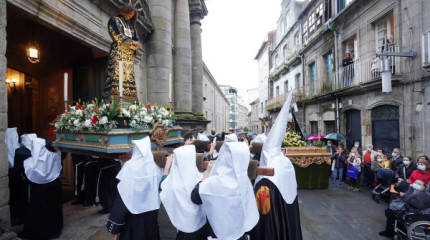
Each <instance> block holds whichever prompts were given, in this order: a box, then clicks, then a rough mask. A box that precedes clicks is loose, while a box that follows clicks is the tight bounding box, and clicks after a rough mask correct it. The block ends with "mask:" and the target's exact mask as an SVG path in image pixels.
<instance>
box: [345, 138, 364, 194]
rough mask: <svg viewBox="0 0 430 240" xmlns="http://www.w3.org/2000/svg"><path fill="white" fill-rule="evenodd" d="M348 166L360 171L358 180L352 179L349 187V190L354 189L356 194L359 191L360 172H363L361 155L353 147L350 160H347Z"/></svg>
mask: <svg viewBox="0 0 430 240" xmlns="http://www.w3.org/2000/svg"><path fill="white" fill-rule="evenodd" d="M346 161H347V162H348V164H351V165H352V166H354V167H356V168H357V170H358V175H357V178H356V179H354V178H351V186H350V187H348V189H353V191H354V192H357V191H358V190H359V189H358V182H359V181H360V180H359V179H360V172H361V156H360V154H359V151H358V148H357V147H355V146H354V147H353V148H352V149H351V153H350V154H349V157H348V159H347V160H346Z"/></svg>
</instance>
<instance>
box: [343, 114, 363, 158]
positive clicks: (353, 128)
mask: <svg viewBox="0 0 430 240" xmlns="http://www.w3.org/2000/svg"><path fill="white" fill-rule="evenodd" d="M345 118H346V137H347V139H346V147H347V149H348V150H351V148H352V147H353V146H354V142H355V141H359V142H360V143H361V111H360V110H356V109H353V110H348V111H346V112H345ZM362 145H363V143H362Z"/></svg>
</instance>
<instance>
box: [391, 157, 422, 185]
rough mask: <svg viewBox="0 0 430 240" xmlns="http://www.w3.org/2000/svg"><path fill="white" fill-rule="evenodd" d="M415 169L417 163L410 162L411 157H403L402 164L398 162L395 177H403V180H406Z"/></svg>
mask: <svg viewBox="0 0 430 240" xmlns="http://www.w3.org/2000/svg"><path fill="white" fill-rule="evenodd" d="M415 169H417V165H416V164H412V158H411V157H404V158H403V164H400V166H399V168H398V169H397V172H396V179H397V180H400V179H403V180H404V181H406V180H407V179H408V178H409V177H410V176H411V174H412V172H413V171H414V170H415Z"/></svg>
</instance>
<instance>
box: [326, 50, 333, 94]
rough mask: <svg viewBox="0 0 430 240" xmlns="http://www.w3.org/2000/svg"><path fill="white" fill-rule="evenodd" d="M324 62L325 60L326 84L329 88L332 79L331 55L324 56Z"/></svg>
mask: <svg viewBox="0 0 430 240" xmlns="http://www.w3.org/2000/svg"><path fill="white" fill-rule="evenodd" d="M324 60H325V78H326V83H328V84H329V86H331V82H332V79H333V54H332V53H329V54H327V55H325V57H324Z"/></svg>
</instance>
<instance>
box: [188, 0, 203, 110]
mask: <svg viewBox="0 0 430 240" xmlns="http://www.w3.org/2000/svg"><path fill="white" fill-rule="evenodd" d="M189 4H190V24H191V54H192V90H193V94H192V96H193V99H192V110H193V112H203V57H202V36H201V34H202V30H201V22H200V20H201V19H203V17H204V16H205V15H207V10H206V6H205V4H204V1H203V0H191V1H189Z"/></svg>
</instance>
